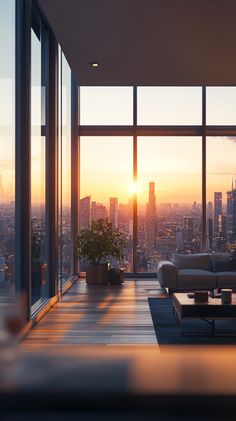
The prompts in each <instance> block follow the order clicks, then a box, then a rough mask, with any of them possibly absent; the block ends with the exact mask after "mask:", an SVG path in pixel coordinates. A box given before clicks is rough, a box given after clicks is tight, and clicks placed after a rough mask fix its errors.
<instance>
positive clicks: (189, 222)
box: [183, 216, 194, 244]
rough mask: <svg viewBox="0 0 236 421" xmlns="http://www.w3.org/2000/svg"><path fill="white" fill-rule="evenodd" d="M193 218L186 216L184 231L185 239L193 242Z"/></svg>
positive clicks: (187, 241)
mask: <svg viewBox="0 0 236 421" xmlns="http://www.w3.org/2000/svg"><path fill="white" fill-rule="evenodd" d="M193 237H194V235H193V218H191V217H190V216H185V217H184V231H183V239H184V241H186V243H188V244H189V243H191V242H192V241H193Z"/></svg>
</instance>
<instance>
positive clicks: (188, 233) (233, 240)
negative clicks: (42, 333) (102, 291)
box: [0, 179, 236, 301]
mask: <svg viewBox="0 0 236 421" xmlns="http://www.w3.org/2000/svg"><path fill="white" fill-rule="evenodd" d="M0 180H1V179H0ZM0 187H1V190H0V284H1V286H3V285H7V286H12V287H14V268H15V202H14V201H13V200H9V199H8V198H7V195H5V194H4V190H3V187H2V184H1V185H0ZM156 190H158V189H156V185H155V182H152V181H150V182H149V196H148V201H147V203H146V209H145V210H143V209H140V210H139V211H138V245H137V267H138V272H156V271H157V266H158V262H159V261H160V260H170V259H171V257H172V254H173V253H183V254H193V253H199V252H200V251H201V235H202V234H201V233H202V206H201V203H197V202H193V203H192V204H189V205H187V204H180V203H171V202H170V203H158V193H157V194H156ZM222 199H223V193H222V192H214V195H213V201H209V202H208V203H207V251H208V252H230V253H234V252H235V250H236V183H235V181H234V180H233V181H232V186H231V188H230V189H229V190H228V191H227V192H226V205H223V200H222ZM106 218H108V219H109V220H110V221H111V222H112V223H113V224H114V225H115V226H116V227H118V228H119V229H120V231H121V232H122V233H123V234H124V237H125V253H124V254H125V258H124V261H122V262H120V263H119V262H117V261H115V260H114V259H113V260H111V262H110V263H111V265H112V266H117V265H118V264H119V265H120V267H122V268H123V269H124V270H125V271H126V272H132V271H133V210H132V199H130V200H129V202H128V203H126V204H123V203H119V198H118V197H110V198H109V206H105V205H104V204H103V203H99V202H96V201H94V200H93V198H92V196H90V195H87V196H85V197H83V198H81V199H80V229H86V228H88V227H90V225H91V221H92V220H95V221H96V220H98V219H106ZM60 220H61V227H60V230H59V240H60V241H59V247H60V250H59V254H60V261H61V265H62V268H61V271H60V272H61V273H62V278H63V279H66V278H67V277H68V276H69V274H70V273H71V272H70V271H71V261H72V254H73V250H72V245H71V215H70V208H69V207H68V205H65V206H63V207H62V210H61V218H60ZM44 239H45V205H42V204H41V205H33V206H32V250H33V252H34V253H35V256H36V260H37V259H38V260H39V262H40V265H39V267H40V268H41V269H40V270H41V271H42V268H44V269H43V270H44V275H42V274H41V277H42V276H44V277H45V276H46V267H47V265H46V247H45V241H44ZM37 247H38V248H37ZM37 253H38V255H37ZM35 256H33V258H34V257H35ZM34 265H35V262H34V261H33V260H32V267H34ZM84 270H85V264H84V262H81V271H84ZM35 294H36V295H35V296H36V298H37V291H36V292H35ZM36 298H35V301H36ZM33 301H34V298H33Z"/></svg>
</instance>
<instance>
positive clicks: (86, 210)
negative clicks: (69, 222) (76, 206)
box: [80, 196, 91, 229]
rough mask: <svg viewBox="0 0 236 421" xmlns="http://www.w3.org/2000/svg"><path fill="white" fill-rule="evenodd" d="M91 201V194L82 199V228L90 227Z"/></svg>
mask: <svg viewBox="0 0 236 421" xmlns="http://www.w3.org/2000/svg"><path fill="white" fill-rule="evenodd" d="M90 201H91V198H90V196H86V197H83V198H82V199H80V229H86V228H89V227H90V222H91V212H90Z"/></svg>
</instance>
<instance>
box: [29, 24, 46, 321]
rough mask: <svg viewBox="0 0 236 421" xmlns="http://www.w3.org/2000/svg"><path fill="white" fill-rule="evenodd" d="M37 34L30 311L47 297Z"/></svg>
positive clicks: (34, 38)
mask: <svg viewBox="0 0 236 421" xmlns="http://www.w3.org/2000/svg"><path fill="white" fill-rule="evenodd" d="M41 61H42V58H41V41H40V34H37V35H36V33H35V32H34V30H33V29H31V305H32V313H33V312H34V311H35V310H36V309H37V308H38V307H39V305H40V304H41V303H42V302H43V301H44V300H45V298H47V297H48V279H47V248H46V220H45V219H46V193H45V191H46V144H45V137H43V136H41V125H42V124H43V123H44V121H45V114H44V110H45V104H44V99H45V94H44V91H45V88H44V87H43V86H42V75H41Z"/></svg>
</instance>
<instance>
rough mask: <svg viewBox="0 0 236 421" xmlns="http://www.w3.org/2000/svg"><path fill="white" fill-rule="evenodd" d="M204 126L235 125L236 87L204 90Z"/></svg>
mask: <svg viewBox="0 0 236 421" xmlns="http://www.w3.org/2000/svg"><path fill="white" fill-rule="evenodd" d="M206 124H208V125H215V126H220V125H236V87H235V86H227V87H226V86H225V87H209V88H206Z"/></svg>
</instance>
